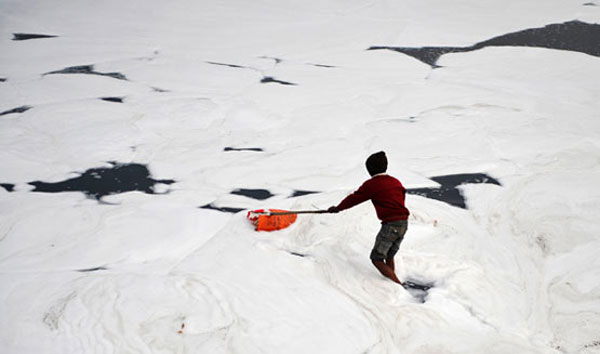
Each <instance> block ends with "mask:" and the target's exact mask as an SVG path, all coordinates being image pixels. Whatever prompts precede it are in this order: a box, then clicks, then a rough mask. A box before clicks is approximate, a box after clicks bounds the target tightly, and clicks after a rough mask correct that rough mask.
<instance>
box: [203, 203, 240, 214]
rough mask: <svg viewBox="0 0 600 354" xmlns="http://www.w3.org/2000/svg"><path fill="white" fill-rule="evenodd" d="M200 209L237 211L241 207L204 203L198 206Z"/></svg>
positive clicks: (225, 211) (226, 211)
mask: <svg viewBox="0 0 600 354" xmlns="http://www.w3.org/2000/svg"><path fill="white" fill-rule="evenodd" d="M200 209H209V210H217V211H222V212H224V213H233V214H235V213H239V212H240V211H242V210H245V209H242V208H228V207H216V206H214V205H212V204H206V205H203V206H201V207H200Z"/></svg>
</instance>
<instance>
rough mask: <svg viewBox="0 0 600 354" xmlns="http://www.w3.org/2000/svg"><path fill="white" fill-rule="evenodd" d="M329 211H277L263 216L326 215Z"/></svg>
mask: <svg viewBox="0 0 600 354" xmlns="http://www.w3.org/2000/svg"><path fill="white" fill-rule="evenodd" d="M325 213H328V211H327V210H296V211H275V212H265V213H264V214H263V215H291V214H325Z"/></svg>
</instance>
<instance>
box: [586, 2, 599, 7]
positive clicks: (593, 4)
mask: <svg viewBox="0 0 600 354" xmlns="http://www.w3.org/2000/svg"><path fill="white" fill-rule="evenodd" d="M583 6H598V4H596V3H593V2H586V3H585V4H583Z"/></svg>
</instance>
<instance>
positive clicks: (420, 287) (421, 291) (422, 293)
mask: <svg viewBox="0 0 600 354" xmlns="http://www.w3.org/2000/svg"><path fill="white" fill-rule="evenodd" d="M402 286H403V287H404V289H406V291H408V292H409V293H410V294H411V295H412V296H413V297H415V298H417V299H418V300H419V301H420V302H421V303H425V301H427V296H428V295H429V290H430V289H431V288H433V287H434V286H435V284H434V283H432V282H423V281H419V280H415V279H407V280H405V281H403V282H402Z"/></svg>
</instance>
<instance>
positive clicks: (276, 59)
mask: <svg viewBox="0 0 600 354" xmlns="http://www.w3.org/2000/svg"><path fill="white" fill-rule="evenodd" d="M259 58H261V59H269V60H274V61H275V65H277V64H281V63H282V62H283V59H281V58H277V57H268V56H265V55H263V56H262V57H259Z"/></svg>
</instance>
